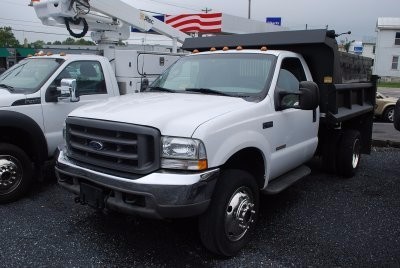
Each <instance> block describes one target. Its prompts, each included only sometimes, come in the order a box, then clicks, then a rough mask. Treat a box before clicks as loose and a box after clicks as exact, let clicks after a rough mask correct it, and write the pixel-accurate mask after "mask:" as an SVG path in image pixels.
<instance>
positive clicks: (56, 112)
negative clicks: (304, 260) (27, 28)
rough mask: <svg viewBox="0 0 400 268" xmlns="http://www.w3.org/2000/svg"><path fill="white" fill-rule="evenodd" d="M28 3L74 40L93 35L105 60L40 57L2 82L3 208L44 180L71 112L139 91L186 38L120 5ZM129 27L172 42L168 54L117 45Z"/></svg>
mask: <svg viewBox="0 0 400 268" xmlns="http://www.w3.org/2000/svg"><path fill="white" fill-rule="evenodd" d="M31 5H32V6H33V8H34V10H35V12H36V14H37V16H38V18H39V19H40V20H41V21H42V23H43V24H44V25H49V26H57V27H66V28H67V30H68V31H69V32H70V33H71V35H72V36H74V37H83V36H85V34H86V33H87V32H88V31H91V37H92V39H93V40H94V41H95V42H96V43H98V45H99V48H100V51H101V54H102V56H100V55H68V54H65V53H61V54H58V55H52V54H51V53H49V54H39V55H36V56H33V57H28V58H27V59H25V60H22V61H20V62H19V63H18V64H16V65H15V66H13V67H12V68H10V69H9V70H7V71H6V72H4V73H3V74H2V75H1V76H0V203H6V202H10V201H14V200H16V199H18V198H19V197H21V196H23V195H24V194H25V193H26V192H27V191H28V190H29V189H30V187H31V185H32V183H33V182H35V179H37V178H42V177H43V173H44V167H45V166H46V165H45V164H46V163H52V159H53V156H54V154H55V152H56V149H57V145H58V144H60V143H62V128H63V124H64V121H65V118H66V116H67V115H68V114H69V113H70V112H71V111H72V110H73V109H75V108H77V107H78V106H81V105H83V104H87V103H89V102H94V101H98V100H101V99H105V98H108V97H112V96H118V95H123V94H127V93H135V92H139V91H140V89H141V85H142V84H147V83H148V82H149V81H150V82H151V81H152V80H154V79H155V78H156V77H157V76H158V75H159V74H160V73H162V72H163V71H164V70H165V69H166V68H168V67H169V66H170V65H171V64H173V63H174V62H175V61H176V60H177V59H178V58H179V57H180V56H181V54H177V53H176V51H177V49H176V48H177V42H181V43H182V42H183V40H184V39H185V38H186V37H187V35H186V34H184V33H182V32H180V31H178V30H176V29H175V28H172V27H170V26H168V25H166V24H164V23H163V22H161V21H159V20H157V19H155V18H153V17H152V16H149V15H147V14H145V13H143V12H141V11H140V10H138V9H136V8H135V7H132V6H130V5H128V4H126V3H124V2H122V1H107V0H91V1H85V0H48V1H32V2H31ZM131 26H132V27H135V28H137V29H139V30H142V31H147V30H150V29H151V30H153V31H155V32H158V33H160V34H163V35H165V36H168V37H170V38H172V40H173V42H174V46H173V51H172V52H173V53H170V52H167V51H164V52H162V51H159V52H154V51H138V50H131V49H127V48H123V47H117V46H116V44H117V43H118V42H119V41H123V40H126V39H128V38H129V35H130V29H131V28H130V27H131ZM72 81H74V82H73V83H75V86H74V87H73V89H74V91H73V92H72V91H71V88H72V87H71V85H72ZM68 82H70V83H68Z"/></svg>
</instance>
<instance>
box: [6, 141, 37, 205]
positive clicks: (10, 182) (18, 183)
mask: <svg viewBox="0 0 400 268" xmlns="http://www.w3.org/2000/svg"><path fill="white" fill-rule="evenodd" d="M32 172H33V170H32V164H31V161H30V159H29V157H28V156H27V155H26V153H25V152H24V151H23V150H21V149H20V148H19V147H17V146H15V145H12V144H6V143H0V203H8V202H11V201H14V200H16V199H18V198H19V197H21V196H22V195H23V194H25V193H26V192H27V190H28V189H29V185H30V183H31V178H32Z"/></svg>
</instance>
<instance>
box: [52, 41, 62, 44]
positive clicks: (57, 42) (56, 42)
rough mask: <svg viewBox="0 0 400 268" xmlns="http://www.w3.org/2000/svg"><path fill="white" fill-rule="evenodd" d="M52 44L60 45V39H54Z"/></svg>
mask: <svg viewBox="0 0 400 268" xmlns="http://www.w3.org/2000/svg"><path fill="white" fill-rule="evenodd" d="M53 45H61V41H54V42H53Z"/></svg>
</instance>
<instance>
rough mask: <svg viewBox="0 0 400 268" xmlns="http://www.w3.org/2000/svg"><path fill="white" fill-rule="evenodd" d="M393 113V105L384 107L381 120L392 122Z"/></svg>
mask: <svg viewBox="0 0 400 268" xmlns="http://www.w3.org/2000/svg"><path fill="white" fill-rule="evenodd" d="M393 115H394V106H389V107H387V108H386V109H385V111H384V112H383V114H382V118H383V120H385V121H386V122H390V123H393V121H394V119H393Z"/></svg>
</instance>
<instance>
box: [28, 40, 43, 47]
mask: <svg viewBox="0 0 400 268" xmlns="http://www.w3.org/2000/svg"><path fill="white" fill-rule="evenodd" d="M44 45H45V42H44V41H43V40H36V41H35V42H33V43H31V47H33V48H43V46H44Z"/></svg>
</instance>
